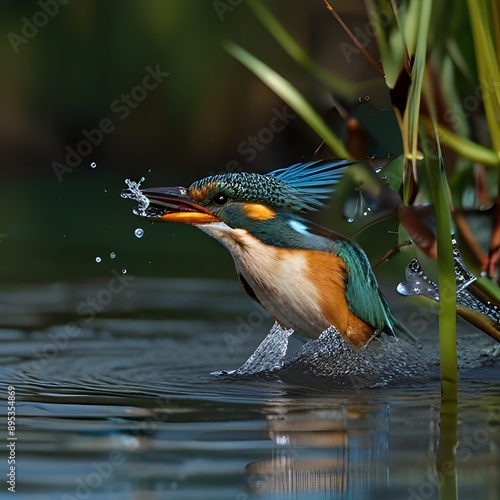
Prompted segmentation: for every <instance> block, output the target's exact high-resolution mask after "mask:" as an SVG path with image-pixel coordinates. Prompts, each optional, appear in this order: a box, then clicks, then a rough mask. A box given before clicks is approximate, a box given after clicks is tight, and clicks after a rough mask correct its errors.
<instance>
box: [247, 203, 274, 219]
mask: <svg viewBox="0 0 500 500" xmlns="http://www.w3.org/2000/svg"><path fill="white" fill-rule="evenodd" d="M243 211H244V212H245V215H246V216H247V217H249V218H250V219H255V220H267V219H272V218H273V217H274V216H275V215H276V212H275V211H274V210H272V209H270V208H269V207H266V206H265V205H261V204H260V203H246V204H245V205H243Z"/></svg>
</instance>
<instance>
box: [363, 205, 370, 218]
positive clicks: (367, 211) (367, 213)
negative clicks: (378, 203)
mask: <svg viewBox="0 0 500 500" xmlns="http://www.w3.org/2000/svg"><path fill="white" fill-rule="evenodd" d="M371 211H372V209H371V208H370V207H367V209H366V210H365V211H364V212H363V215H364V216H365V217H366V216H367V215H369V214H370V212H371Z"/></svg>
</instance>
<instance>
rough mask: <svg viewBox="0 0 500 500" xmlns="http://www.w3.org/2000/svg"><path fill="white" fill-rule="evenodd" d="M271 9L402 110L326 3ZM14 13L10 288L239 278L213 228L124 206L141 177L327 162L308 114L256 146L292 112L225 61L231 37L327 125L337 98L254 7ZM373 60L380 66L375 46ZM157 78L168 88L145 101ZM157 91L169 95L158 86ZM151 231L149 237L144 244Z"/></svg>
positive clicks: (8, 74) (0, 147)
mask: <svg viewBox="0 0 500 500" xmlns="http://www.w3.org/2000/svg"><path fill="white" fill-rule="evenodd" d="M61 1H62V0H61ZM266 5H267V6H268V7H269V8H270V9H271V10H272V11H273V12H274V14H275V15H276V16H277V17H278V19H280V21H281V22H282V23H283V24H284V25H285V26H286V28H287V30H288V31H289V32H290V33H291V34H292V35H293V36H294V37H295V38H296V40H297V41H298V42H299V43H300V44H301V45H302V47H303V48H304V49H305V50H306V51H307V52H308V53H309V54H310V55H311V56H312V57H313V59H314V60H316V61H317V62H318V63H320V64H321V65H322V66H324V67H325V68H327V69H330V70H331V71H333V72H334V73H336V74H337V75H340V76H343V77H345V78H347V79H349V80H351V81H352V82H353V85H354V84H355V83H357V82H359V81H362V80H368V81H372V82H375V83H372V84H371V86H370V104H371V105H372V106H373V107H374V109H377V108H378V109H382V110H383V109H385V108H390V102H389V98H388V92H387V88H386V86H385V84H384V81H383V78H380V77H379V76H378V75H377V73H376V71H375V69H374V68H373V67H372V66H371V65H370V63H369V62H368V61H367V60H366V59H365V58H364V56H363V55H362V54H351V57H349V58H346V56H345V54H344V52H343V50H342V45H341V44H342V43H348V42H349V39H348V38H347V35H346V34H345V32H344V30H343V29H342V28H341V27H340V26H339V25H338V23H336V22H335V20H334V19H333V18H332V17H331V16H330V15H329V14H328V13H327V12H326V9H325V7H324V4H323V2H322V1H319V0H318V1H311V2H309V1H303V0H302V1H286V2H285V1H268V2H266ZM336 8H338V10H339V12H340V13H341V14H342V16H343V18H344V20H345V21H346V23H348V24H349V25H350V26H351V27H360V29H363V27H364V26H365V25H366V23H367V18H366V13H365V8H364V3H363V2H362V1H357V0H356V1H354V0H352V1H350V2H336ZM0 11H1V15H0V24H1V27H2V36H3V38H2V40H3V41H2V43H1V44H0V51H1V52H0V57H1V61H2V72H1V75H0V102H1V104H0V109H1V113H0V158H1V161H2V174H3V179H2V183H1V184H0V209H1V214H2V216H1V219H0V258H1V266H0V280H1V282H2V283H4V284H13V283H25V282H42V281H64V280H74V279H82V278H93V277H98V276H109V273H110V270H111V269H126V270H127V272H129V273H130V274H132V275H134V276H137V275H143V276H187V277H207V278H214V277H217V278H226V277H228V278H233V277H234V274H233V266H232V263H231V259H230V257H229V255H228V254H227V253H226V251H225V250H224V249H223V248H222V247H221V246H220V245H219V244H217V243H216V242H215V241H213V240H211V239H210V238H208V237H207V236H205V235H204V234H202V233H201V232H200V231H197V230H196V229H194V228H191V227H183V226H180V225H162V224H156V225H150V224H148V223H145V222H144V221H142V220H140V219H139V218H137V217H135V216H134V215H133V214H132V208H133V203H132V202H131V201H130V200H124V199H122V198H121V197H120V192H121V190H122V189H123V188H124V187H125V183H124V181H125V179H126V178H132V179H135V180H138V179H139V178H141V177H142V176H144V177H146V181H145V183H144V186H162V185H189V184H190V183H191V182H192V181H194V180H196V179H198V178H200V177H203V176H205V175H207V174H209V173H213V172H218V171H223V170H225V169H226V168H227V166H228V164H229V165H230V167H231V168H233V169H234V168H238V169H242V170H248V171H255V172H267V171H270V170H273V169H276V168H281V167H285V166H287V165H290V164H293V163H296V162H299V161H307V160H310V159H311V158H313V157H314V153H315V150H316V149H317V148H318V146H319V145H320V140H319V138H318V137H317V136H315V134H314V133H313V132H312V131H311V130H310V129H309V128H308V126H307V125H306V124H305V123H304V122H303V121H302V120H301V119H300V118H299V117H296V118H293V119H290V120H289V123H288V124H286V126H284V127H283V130H282V131H280V132H278V133H275V134H274V135H273V137H272V139H271V140H269V139H268V137H269V136H266V135H265V134H264V135H262V136H261V137H262V138H264V139H265V141H268V142H267V143H265V144H264V143H262V142H259V143H258V146H255V147H254V146H252V145H251V144H250V139H249V137H251V136H258V134H259V132H260V131H262V130H263V129H264V128H268V127H269V125H270V122H271V119H272V118H273V117H274V116H276V115H277V114H279V113H282V112H283V108H284V106H285V105H284V103H283V102H282V101H281V100H280V99H279V98H277V97H276V96H275V94H274V93H273V92H272V91H270V90H269V89H268V88H267V87H266V86H265V85H264V84H262V83H261V82H260V81H259V80H258V79H257V78H256V77H255V76H253V75H252V74H251V73H250V72H249V71H248V70H246V69H245V68H244V67H242V66H241V65H240V63H238V62H237V61H236V60H235V59H233V58H232V57H231V56H230V55H229V54H227V53H226V52H225V51H224V49H223V47H222V43H223V41H224V40H232V41H234V42H236V43H238V44H240V45H241V46H243V47H245V48H246V49H247V50H249V51H250V52H252V53H254V54H256V55H257V56H258V57H260V58H262V59H263V60H264V61H265V62H266V63H267V64H269V65H270V66H271V67H273V68H275V69H276V70H277V71H279V72H280V73H281V74H283V75H284V76H285V77H286V78H287V79H289V80H290V81H292V82H294V84H295V85H296V86H297V87H298V88H299V89H300V91H301V92H303V93H304V95H305V96H306V97H307V98H308V99H309V100H310V101H311V102H312V103H313V105H314V106H315V107H316V108H317V109H318V110H319V112H320V113H321V114H322V115H323V116H326V117H330V115H331V114H332V113H329V111H330V109H331V107H332V101H331V96H330V94H329V93H328V92H327V91H326V90H325V89H323V88H321V87H320V86H319V84H318V83H317V82H315V81H314V80H313V79H312V78H311V77H309V76H308V75H306V74H304V72H302V71H301V70H300V69H299V68H298V67H297V66H296V65H295V64H294V63H293V62H292V61H291V60H290V58H289V57H287V56H286V55H285V53H284V52H283V51H282V49H281V48H280V47H279V45H278V44H277V43H276V42H275V41H274V40H273V39H272V38H271V36H270V35H269V33H268V32H267V31H266V29H265V28H264V27H263V26H262V25H261V24H260V23H259V22H258V21H257V19H256V18H255V17H254V15H253V14H252V12H251V11H250V9H249V8H248V7H247V6H246V5H245V3H244V2H238V1H236V0H232V1H229V0H227V1H226V0H222V1H219V2H214V1H212V0H145V1H141V2H139V1H132V0H109V1H106V2H103V1H98V0H85V1H84V0H70V1H66V3H64V4H62V3H60V2H57V0H47V1H45V2H44V1H43V0H41V1H39V2H29V1H10V2H2V4H1V6H0ZM370 49H371V50H372V53H376V43H375V42H374V41H373V43H372V44H371V46H370ZM347 59H349V61H348V60H347ZM147 68H151V69H155V70H159V71H160V72H162V73H168V76H164V77H162V78H161V80H162V81H161V82H159V83H158V85H157V86H156V88H151V89H150V90H147V89H146V90H145V89H144V87H143V80H144V78H145V77H146V76H147V74H148V69H147ZM150 71H151V70H150ZM145 83H146V85H147V86H150V87H153V86H154V85H153V80H152V79H148V80H146V81H145ZM138 87H141V88H138ZM124 94H128V95H131V97H130V98H128V97H126V96H124ZM134 96H135V98H134ZM360 97H361V98H363V96H357V95H354V96H353V99H352V102H347V103H345V104H346V105H349V106H350V105H353V104H355V103H356V102H357V101H358V99H359V98H360ZM288 112H289V113H292V112H293V110H291V109H289V108H288ZM103 120H107V121H105V123H107V126H108V127H109V128H112V129H113V130H112V131H111V132H109V133H105V134H102V140H97V139H99V134H98V133H97V132H91V133H92V134H93V136H94V138H97V139H96V141H95V142H96V143H98V144H96V145H92V146H91V147H90V152H89V153H88V154H86V155H85V156H84V157H82V159H81V161H80V162H78V161H76V163H77V165H76V166H75V167H74V168H71V169H69V168H68V171H66V172H65V171H61V165H65V166H66V167H68V163H67V161H66V156H67V155H68V148H72V149H78V148H79V147H80V149H81V150H82V148H83V150H82V151H85V153H87V151H88V150H87V149H85V146H84V145H82V141H84V140H86V138H85V135H84V132H83V131H84V130H86V131H89V132H90V131H93V130H94V129H97V128H98V127H99V126H100V124H101V123H102V121H103ZM335 120H336V118H335V116H331V120H330V123H332V125H333V126H334V127H335ZM339 121H340V120H339ZM340 132H341V131H340ZM398 141H399V139H396V144H395V146H394V147H395V148H399V142H398ZM320 156H321V155H320ZM55 162H58V165H59V166H57V164H56V163H55ZM92 163H95V164H96V167H95V168H92V167H91V164H92ZM55 165H56V167H55ZM55 170H58V175H57V174H56V171H55ZM334 215H335V211H329V212H326V213H324V214H321V215H319V217H320V218H321V222H323V223H324V224H325V225H327V226H329V227H335V228H336V229H337V230H340V231H346V228H348V224H346V223H345V221H344V222H341V221H338V220H336V219H335V217H334ZM339 224H340V225H339ZM139 227H140V228H142V229H144V236H143V237H142V238H141V239H139V238H137V237H136V236H135V235H134V230H135V229H136V228H139ZM366 237H367V238H368V239H370V235H369V232H368V236H366ZM113 252H114V254H115V257H114V258H111V257H110V254H111V253H113ZM379 256H380V255H379ZM97 257H99V258H100V259H101V262H100V263H97V262H96V258H97Z"/></svg>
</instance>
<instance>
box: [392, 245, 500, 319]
mask: <svg viewBox="0 0 500 500" xmlns="http://www.w3.org/2000/svg"><path fill="white" fill-rule="evenodd" d="M452 242H453V260H454V263H455V283H456V289H457V305H460V306H463V307H467V308H469V309H472V310H473V311H475V312H478V313H480V314H484V315H485V316H488V317H489V318H490V319H492V320H493V321H494V322H495V323H499V322H500V309H499V308H498V307H497V306H496V305H494V304H491V302H488V301H485V300H484V299H483V298H482V297H480V296H479V295H477V294H476V293H474V291H473V290H471V289H469V287H470V285H472V284H473V283H474V282H475V281H476V280H477V278H476V277H475V276H474V275H473V274H472V273H471V272H470V271H469V270H468V269H467V267H466V266H465V264H464V262H463V260H462V257H461V256H460V252H459V250H458V245H457V242H456V240H455V239H453V240H452ZM397 291H398V292H399V293H400V294H401V295H406V296H414V295H422V296H424V297H428V298H430V299H432V300H435V301H437V302H439V288H438V285H437V283H435V282H434V281H432V280H431V279H430V278H429V277H428V276H426V274H425V273H424V271H423V269H422V267H421V266H420V263H419V262H418V260H417V259H413V260H412V261H411V262H410V263H409V264H408V266H407V267H406V281H405V282H403V283H400V284H399V285H398V287H397Z"/></svg>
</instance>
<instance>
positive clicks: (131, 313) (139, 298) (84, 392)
mask: <svg viewBox="0 0 500 500" xmlns="http://www.w3.org/2000/svg"><path fill="white" fill-rule="evenodd" d="M390 299H391V301H392V300H394V301H395V304H396V306H398V305H399V307H400V309H399V310H398V309H397V308H396V311H395V313H396V314H397V315H398V316H399V317H400V318H401V319H402V320H403V321H405V322H406V323H409V322H410V323H411V322H413V324H414V325H415V329H416V331H414V333H416V334H417V335H418V336H419V338H421V339H423V346H412V345H409V344H404V343H401V344H398V345H394V346H393V347H394V351H393V350H392V348H389V351H390V352H389V353H387V352H384V348H382V349H381V354H380V356H379V358H378V359H379V361H378V362H380V363H381V362H383V361H385V362H386V363H387V364H386V369H387V372H391V373H396V372H397V370H394V368H395V367H397V369H398V370H403V371H402V372H401V373H400V376H393V377H391V378H390V380H384V381H383V383H382V384H381V385H382V387H378V388H373V385H376V384H374V379H373V377H372V376H370V375H369V374H370V370H369V368H370V366H371V365H373V364H375V365H376V363H377V361H376V359H377V355H376V354H375V353H376V352H380V350H379V351H377V349H375V350H374V353H373V354H370V356H372V357H371V358H362V359H370V360H371V361H370V366H368V367H366V370H363V371H362V374H363V375H364V376H359V373H358V375H356V373H355V372H356V370H358V371H359V367H357V365H356V366H354V365H353V358H352V353H347V354H346V352H344V351H345V347H342V345H341V344H340V345H337V348H338V349H340V350H339V351H338V352H335V353H330V358H331V357H336V359H338V363H335V362H333V363H332V360H331V359H328V356H327V352H326V351H324V352H323V351H322V352H323V359H322V356H321V355H320V356H319V357H318V359H317V361H318V363H317V364H316V365H314V366H319V367H324V366H327V365H325V361H326V362H328V363H330V368H329V369H333V368H331V367H332V366H336V365H337V364H338V365H340V367H338V368H335V370H337V372H338V373H337V374H336V376H335V377H328V374H325V373H318V371H317V370H316V369H311V370H310V371H309V372H307V370H305V368H306V365H307V363H305V364H304V363H303V364H300V363H299V362H298V361H297V358H296V356H295V357H294V354H293V352H297V351H299V352H300V351H301V350H302V351H303V352H304V350H306V351H307V349H308V346H311V344H303V343H301V342H300V341H299V340H297V339H296V338H295V336H293V335H292V336H291V337H289V338H288V342H289V344H290V345H289V351H291V354H289V355H288V356H289V357H288V361H287V362H286V363H285V364H284V365H283V366H282V370H281V371H279V372H278V374H276V373H275V374H274V375H273V374H271V375H268V376H251V375H249V376H235V375H227V376H213V375H210V373H211V372H214V371H218V370H222V369H227V370H232V369H236V368H238V367H240V366H242V365H244V363H245V361H246V360H247V359H248V357H249V356H250V355H251V354H252V352H253V351H254V350H255V349H256V347H257V346H258V345H259V343H260V342H261V341H262V340H263V339H264V338H265V337H266V334H267V333H268V331H269V329H270V327H271V325H272V320H271V319H270V318H268V317H267V316H265V315H264V314H263V313H262V312H261V311H260V310H258V309H256V308H255V306H254V305H253V304H252V302H251V301H249V300H248V299H247V298H246V297H245V295H244V294H243V292H241V290H240V289H239V286H238V284H237V283H234V282H230V283H228V282H223V281H201V280H200V281H198V280H194V281H193V280H157V279H146V278H139V277H135V276H133V275H132V274H131V273H127V274H125V275H122V274H121V273H120V272H119V271H115V272H114V273H110V276H109V277H108V278H107V279H104V280H102V281H95V282H84V283H74V284H52V285H33V286H23V287H17V288H12V289H10V290H6V291H4V292H0V327H1V330H0V339H1V340H0V342H1V349H0V381H1V384H0V387H1V389H0V390H1V393H0V398H1V400H2V401H1V402H0V404H2V408H4V409H5V408H6V404H7V403H6V399H7V387H8V386H13V387H14V388H15V394H16V412H17V414H16V435H17V438H18V441H17V445H16V446H17V447H16V489H17V491H16V494H17V496H16V498H21V499H24V498H29V499H35V500H41V499H50V500H52V499H69V498H78V499H80V498H92V500H110V499H113V500H114V499H135V500H136V499H141V500H142V499H144V500H149V499H180V500H182V499H189V500H196V499H200V500H201V499H203V500H206V499H213V500H225V499H228V500H229V499H231V500H246V499H253V498H256V499H307V500H308V499H313V500H314V499H325V498H328V499H331V498H333V499H341V498H342V499H378V498H381V499H382V498H384V499H385V498H398V499H399V498H402V499H405V498H412V499H415V498H426V499H427V498H438V488H437V487H436V480H437V476H436V474H435V462H436V458H435V457H436V454H437V450H438V446H439V444H440V442H441V443H443V442H444V443H445V444H446V442H447V441H446V439H445V438H444V436H442V437H441V439H439V405H440V399H439V398H440V394H439V393H440V390H439V382H438V379H437V370H438V366H437V362H436V357H435V353H436V352H437V321H436V317H435V315H432V314H428V313H427V312H426V311H427V310H426V309H425V310H424V309H423V308H414V309H409V308H407V307H408V306H406V303H404V302H402V299H401V300H399V301H397V300H396V299H395V298H394V297H393V296H391V297H390ZM401 304H404V305H405V308H401ZM415 314H417V316H414V315H415ZM417 319H418V320H423V319H425V321H426V322H427V327H426V328H425V329H424V330H421V328H420V324H421V322H417ZM329 340H330V341H332V342H333V344H334V345H335V342H337V341H338V339H335V337H332V338H331V339H329ZM375 346H376V345H375V344H374V347H375ZM384 346H385V344H384ZM388 346H391V344H388ZM495 346H496V344H495V343H494V342H493V341H492V340H491V339H489V338H488V337H487V336H486V335H484V334H481V333H477V332H475V331H474V330H473V329H472V327H470V326H469V325H467V324H465V323H461V330H460V331H459V352H460V365H461V378H462V380H461V386H460V387H461V390H460V401H459V416H458V439H459V441H460V444H459V445H458V448H457V451H456V456H457V458H456V466H457V482H458V491H459V494H460V498H466V499H467V498H489V499H494V498H498V491H500V478H499V475H498V467H499V465H500V452H499V446H500V432H499V429H500V414H499V410H500V386H499V382H500V375H499V370H498V368H499V362H498V356H497V355H496V354H495ZM397 349H400V351H397ZM391 352H394V357H393V359H391V358H390V353H391ZM405 353H406V354H405ZM308 354H309V355H311V356H312V354H313V353H312V352H309V353H308ZM359 355H360V354H359ZM346 356H347V357H346ZM405 356H409V357H405ZM301 359H303V358H301ZM306 359H308V360H309V361H308V362H309V363H312V362H313V361H314V357H309V358H306ZM360 359H361V358H360ZM342 360H344V361H345V360H347V361H349V362H350V363H351V369H352V370H354V372H352V373H350V376H348V377H346V378H345V379H344V380H342V377H340V376H339V374H340V373H341V372H345V369H346V368H349V366H347V367H345V366H344V367H343V368H342V363H343V362H342ZM402 360H403V361H402ZM405 367H407V368H408V372H409V373H411V376H409V377H404V371H405ZM374 370H375V375H377V377H378V375H380V370H379V369H378V368H376V369H375V368H374ZM372 371H373V370H372ZM396 375H397V373H396ZM1 415H2V418H1V419H0V428H1V429H7V422H6V418H5V415H6V412H5V411H2V413H1ZM3 435H5V434H3ZM446 435H447V434H446ZM4 439H5V438H4ZM4 442H5V441H4ZM454 444H456V443H453V440H452V442H451V445H454ZM6 461H7V450H6V448H4V452H3V453H2V454H0V464H1V466H2V470H3V471H4V473H5V471H6ZM1 487H2V488H3V489H2V490H0V495H3V493H4V492H6V493H7V489H6V488H7V484H6V483H5V482H2V485H1Z"/></svg>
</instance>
